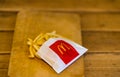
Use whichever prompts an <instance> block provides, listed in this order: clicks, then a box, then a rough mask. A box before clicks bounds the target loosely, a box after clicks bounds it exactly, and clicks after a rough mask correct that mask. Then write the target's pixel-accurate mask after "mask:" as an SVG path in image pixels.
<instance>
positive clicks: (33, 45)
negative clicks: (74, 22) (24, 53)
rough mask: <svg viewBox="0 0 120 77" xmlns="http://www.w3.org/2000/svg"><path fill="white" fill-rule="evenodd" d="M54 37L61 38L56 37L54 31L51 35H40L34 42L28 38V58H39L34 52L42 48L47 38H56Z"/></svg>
mask: <svg viewBox="0 0 120 77" xmlns="http://www.w3.org/2000/svg"><path fill="white" fill-rule="evenodd" d="M56 37H62V36H60V35H57V34H56V31H53V32H51V33H45V34H43V33H41V34H39V35H38V36H37V37H36V38H35V39H34V40H32V39H30V38H28V42H27V44H28V45H29V52H30V55H29V57H30V58H34V57H38V58H40V57H39V56H38V55H36V52H37V51H38V50H39V48H40V46H42V44H43V43H44V42H45V41H47V40H48V39H49V38H56ZM51 63H52V62H51Z"/></svg>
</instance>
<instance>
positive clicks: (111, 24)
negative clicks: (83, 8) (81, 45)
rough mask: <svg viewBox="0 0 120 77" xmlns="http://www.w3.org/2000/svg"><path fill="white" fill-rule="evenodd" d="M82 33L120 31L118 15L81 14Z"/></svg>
mask: <svg viewBox="0 0 120 77" xmlns="http://www.w3.org/2000/svg"><path fill="white" fill-rule="evenodd" d="M81 24H82V26H81V27H82V31H120V26H119V24H120V13H83V14H81Z"/></svg>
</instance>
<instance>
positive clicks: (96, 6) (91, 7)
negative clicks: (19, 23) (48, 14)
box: [0, 0, 120, 11]
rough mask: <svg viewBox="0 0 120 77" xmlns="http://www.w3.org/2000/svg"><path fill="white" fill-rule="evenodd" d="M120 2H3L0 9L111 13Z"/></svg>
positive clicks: (60, 0) (74, 0) (54, 0)
mask: <svg viewBox="0 0 120 77" xmlns="http://www.w3.org/2000/svg"><path fill="white" fill-rule="evenodd" d="M119 3H120V1H119V0H69V1H66V0H52V1H50V0H44V1H43V0H34V1H32V0H10V1H9V0H5V1H4V0H1V1H0V8H3V9H6V8H9V9H15V10H16V9H17V10H18V9H26V8H27V9H42V10H55V11H56V10H63V11H81V10H83V11H86V10H87V11H101V10H104V11H110V10H113V11H114V10H118V11H119V8H120V5H119Z"/></svg>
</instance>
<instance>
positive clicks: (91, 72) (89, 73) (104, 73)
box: [85, 68, 120, 77]
mask: <svg viewBox="0 0 120 77" xmlns="http://www.w3.org/2000/svg"><path fill="white" fill-rule="evenodd" d="M85 75H86V77H119V76H120V68H107V69H106V68H98V69H96V68H90V69H87V70H85Z"/></svg>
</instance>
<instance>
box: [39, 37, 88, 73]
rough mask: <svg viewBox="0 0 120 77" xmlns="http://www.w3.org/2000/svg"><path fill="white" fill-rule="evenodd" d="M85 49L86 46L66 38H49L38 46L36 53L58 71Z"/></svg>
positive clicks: (80, 54)
mask: <svg viewBox="0 0 120 77" xmlns="http://www.w3.org/2000/svg"><path fill="white" fill-rule="evenodd" d="M86 51H87V49H86V48H84V47H82V46H80V45H79V44H77V43H75V42H73V41H70V40H68V39H64V38H50V39H48V40H47V41H46V42H45V43H44V44H43V45H42V46H41V47H40V49H39V50H38V52H37V55H38V56H40V57H41V58H42V59H43V60H44V61H46V62H47V63H48V64H49V65H50V66H51V67H52V68H53V69H54V70H55V71H56V72H57V73H60V72H62V71H63V70H64V69H65V68H67V67H68V66H69V65H70V64H72V63H73V62H74V61H75V60H77V59H78V58H79V57H80V56H82V55H83V54H84V53H85V52H86Z"/></svg>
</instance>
